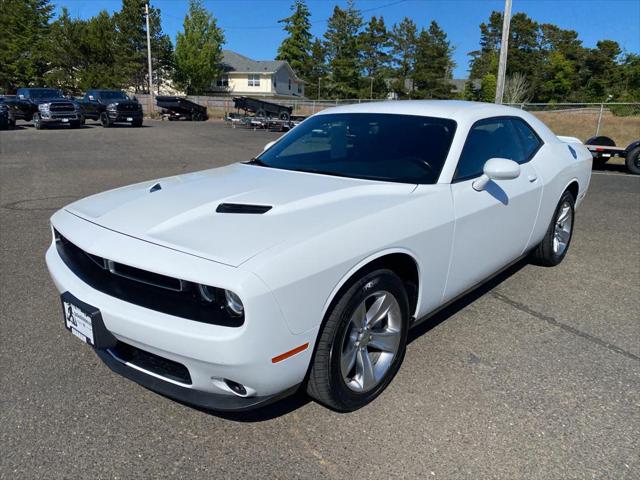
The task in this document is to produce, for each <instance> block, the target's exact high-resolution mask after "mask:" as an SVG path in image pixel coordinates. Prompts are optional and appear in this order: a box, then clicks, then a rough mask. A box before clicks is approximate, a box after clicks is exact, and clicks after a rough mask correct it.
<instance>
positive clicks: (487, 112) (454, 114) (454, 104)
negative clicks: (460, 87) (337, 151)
mask: <svg viewBox="0 0 640 480" xmlns="http://www.w3.org/2000/svg"><path fill="white" fill-rule="evenodd" d="M521 112H522V110H520V109H517V108H513V107H507V106H504V105H497V104H494V103H482V102H469V101H464V100H388V101H383V102H367V103H355V104H351V105H343V106H339V107H332V108H328V109H326V110H322V111H321V112H319V113H320V114H329V113H393V114H404V115H421V116H425V117H439V118H451V119H453V120H456V119H457V118H460V117H462V116H468V115H469V114H471V113H472V114H473V115H474V116H487V117H489V116H491V117H495V116H501V115H506V116H508V115H517V116H521Z"/></svg>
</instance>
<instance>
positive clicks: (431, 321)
mask: <svg viewBox="0 0 640 480" xmlns="http://www.w3.org/2000/svg"><path fill="white" fill-rule="evenodd" d="M528 264H529V261H528V260H527V258H523V259H521V260H519V261H517V262H516V263H514V264H513V265H511V266H510V267H508V268H507V269H505V270H503V271H502V272H501V273H499V274H497V275H496V276H494V277H493V278H491V279H490V280H488V281H486V282H484V283H483V284H481V285H480V286H478V287H476V288H475V289H474V290H472V291H471V292H469V293H467V294H466V295H464V296H462V297H460V298H459V299H457V300H455V301H454V302H452V303H451V304H449V305H447V306H446V307H445V308H443V309H442V310H440V311H439V312H437V313H436V314H434V315H432V316H430V317H429V318H427V319H426V320H424V321H422V322H421V323H420V324H419V325H417V326H416V327H414V328H412V329H411V330H410V331H409V336H408V339H407V344H409V343H411V342H413V341H414V340H416V339H418V338H420V337H421V336H422V335H424V334H425V333H427V332H429V331H430V330H431V329H433V328H435V327H437V326H438V325H440V324H441V323H442V322H444V321H445V320H447V319H448V318H449V317H451V316H453V315H455V314H456V313H458V312H459V311H461V310H463V309H464V308H465V307H467V306H468V305H470V304H472V303H473V302H475V301H476V300H477V299H479V298H480V297H482V296H483V295H485V294H486V293H488V292H490V291H491V290H493V289H494V288H495V287H497V286H498V285H500V284H501V283H502V282H504V281H505V280H507V279H508V278H509V277H511V276H512V275H514V274H515V273H517V272H519V271H520V270H522V268H524V267H525V266H527V265H528ZM311 401H312V400H311V398H309V397H308V396H307V395H306V394H305V392H304V388H303V387H300V388H299V389H298V391H296V393H294V394H293V395H290V396H288V397H285V398H283V399H281V400H278V401H277V402H274V403H272V404H269V405H266V406H264V407H260V408H257V409H255V410H249V411H246V412H219V411H214V410H207V409H203V408H198V407H193V406H192V405H187V406H189V407H190V408H195V409H196V410H199V411H201V412H203V413H206V414H209V415H213V416H216V417H220V418H224V419H226V420H231V421H235V422H247V423H254V422H264V421H267V420H272V419H274V418H277V417H280V416H283V415H286V414H288V413H291V412H293V411H294V410H297V409H298V408H300V407H303V406H304V405H306V404H308V403H310V402H311ZM185 405H186V404H185ZM338 413H339V412H338Z"/></svg>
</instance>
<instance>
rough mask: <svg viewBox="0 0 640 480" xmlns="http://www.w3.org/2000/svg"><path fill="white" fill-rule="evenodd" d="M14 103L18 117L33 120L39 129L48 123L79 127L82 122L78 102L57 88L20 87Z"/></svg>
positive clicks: (28, 120)
mask: <svg viewBox="0 0 640 480" xmlns="http://www.w3.org/2000/svg"><path fill="white" fill-rule="evenodd" d="M12 105H13V107H14V109H15V112H16V118H21V119H23V120H26V121H27V122H30V121H32V120H33V125H34V127H36V129H37V130H40V129H42V128H44V127H45V126H48V125H69V126H70V127H71V128H78V127H79V126H80V125H81V123H82V114H81V113H80V106H79V105H78V102H76V101H75V100H71V99H69V98H67V97H65V96H64V94H63V93H62V91H61V90H58V89H57V88H19V89H18V91H17V92H16V98H15V100H13V101H12Z"/></svg>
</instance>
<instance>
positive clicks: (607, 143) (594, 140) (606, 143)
mask: <svg viewBox="0 0 640 480" xmlns="http://www.w3.org/2000/svg"><path fill="white" fill-rule="evenodd" d="M584 144H585V145H601V146H603V147H615V146H616V142H614V141H613V140H612V139H611V138H609V137H606V136H604V135H597V136H595V137H590V138H588V139H587V141H586V142H584Z"/></svg>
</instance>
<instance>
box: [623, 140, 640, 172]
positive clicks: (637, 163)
mask: <svg viewBox="0 0 640 480" xmlns="http://www.w3.org/2000/svg"><path fill="white" fill-rule="evenodd" d="M625 163H626V165H627V170H629V173H631V174H633V175H640V146H638V147H636V148H634V149H632V150H629V151H628V152H627V158H626V159H625Z"/></svg>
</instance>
